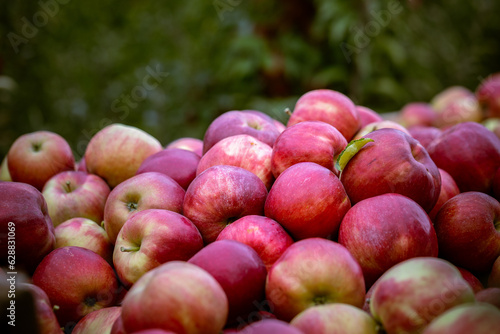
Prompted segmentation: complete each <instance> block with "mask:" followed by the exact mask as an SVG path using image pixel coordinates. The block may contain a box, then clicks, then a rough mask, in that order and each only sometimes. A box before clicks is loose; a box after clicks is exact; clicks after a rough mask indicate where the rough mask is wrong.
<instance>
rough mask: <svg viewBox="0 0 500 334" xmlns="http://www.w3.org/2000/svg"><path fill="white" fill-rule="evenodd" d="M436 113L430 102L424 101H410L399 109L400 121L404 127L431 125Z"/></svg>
mask: <svg viewBox="0 0 500 334" xmlns="http://www.w3.org/2000/svg"><path fill="white" fill-rule="evenodd" d="M436 117H437V114H436V112H435V111H434V109H433V108H432V107H431V105H430V104H428V103H424V102H411V103H408V104H406V105H405V106H404V107H403V108H402V109H401V117H400V121H401V123H402V124H403V125H404V126H405V127H411V126H432V125H433V124H434V123H435V121H436Z"/></svg>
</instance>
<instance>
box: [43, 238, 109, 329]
mask: <svg viewBox="0 0 500 334" xmlns="http://www.w3.org/2000/svg"><path fill="white" fill-rule="evenodd" d="M33 283H34V284H35V285H37V286H39V287H40V288H42V289H43V290H44V291H45V292H46V293H47V295H48V296H49V299H50V301H51V303H52V304H53V305H55V307H56V311H55V314H56V316H57V319H58V320H59V323H60V324H61V326H66V324H67V323H70V322H78V321H79V320H80V319H81V318H83V317H84V316H85V315H87V314H88V313H90V312H92V311H95V310H99V309H101V308H104V307H109V306H113V305H114V303H115V300H116V295H115V293H116V291H117V288H118V283H117V280H116V276H115V273H114V271H113V268H111V266H110V265H109V264H108V263H107V262H106V261H105V260H104V259H103V258H102V257H100V256H99V255H97V254H96V253H94V252H92V251H90V250H88V249H85V248H82V247H75V246H69V247H63V248H57V249H55V250H53V251H52V252H50V253H49V254H48V255H47V256H46V257H44V258H43V260H42V262H40V264H39V265H38V267H37V268H36V270H35V273H34V274H33Z"/></svg>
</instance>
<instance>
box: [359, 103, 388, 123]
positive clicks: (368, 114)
mask: <svg viewBox="0 0 500 334" xmlns="http://www.w3.org/2000/svg"><path fill="white" fill-rule="evenodd" d="M356 109H357V110H358V114H359V127H360V128H363V127H365V126H366V125H368V124H370V123H373V122H380V121H383V120H384V119H383V118H382V116H380V115H379V114H378V113H377V112H376V111H374V110H372V109H370V108H367V107H365V106H356Z"/></svg>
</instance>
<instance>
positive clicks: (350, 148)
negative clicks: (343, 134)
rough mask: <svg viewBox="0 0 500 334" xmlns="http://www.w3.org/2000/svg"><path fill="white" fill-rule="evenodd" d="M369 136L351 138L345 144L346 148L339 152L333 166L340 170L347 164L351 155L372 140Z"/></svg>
mask: <svg viewBox="0 0 500 334" xmlns="http://www.w3.org/2000/svg"><path fill="white" fill-rule="evenodd" d="M372 141H373V139H371V138H360V139H356V140H352V141H351V142H350V143H349V144H347V146H346V148H345V149H344V150H343V151H342V152H341V153H340V155H339V156H338V158H337V162H336V163H335V168H336V169H337V170H338V171H340V172H342V171H343V170H344V168H345V166H346V165H347V163H348V162H349V161H350V160H351V159H352V157H353V156H355V155H356V153H358V152H359V151H360V150H361V149H362V148H363V146H365V145H366V144H368V143H370V142H372Z"/></svg>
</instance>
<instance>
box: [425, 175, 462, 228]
mask: <svg viewBox="0 0 500 334" xmlns="http://www.w3.org/2000/svg"><path fill="white" fill-rule="evenodd" d="M438 170H439V175H441V191H440V192H439V197H438V200H437V202H436V205H434V208H432V210H431V212H429V218H430V219H431V220H432V221H434V220H435V219H436V215H437V213H438V211H439V209H441V207H442V206H443V204H444V203H446V202H447V201H448V200H449V199H450V198H453V197H455V196H456V195H458V194H460V189H458V186H457V183H456V182H455V180H454V179H453V178H452V177H451V175H450V174H449V173H448V172H447V171H445V170H444V169H441V168H438Z"/></svg>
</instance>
